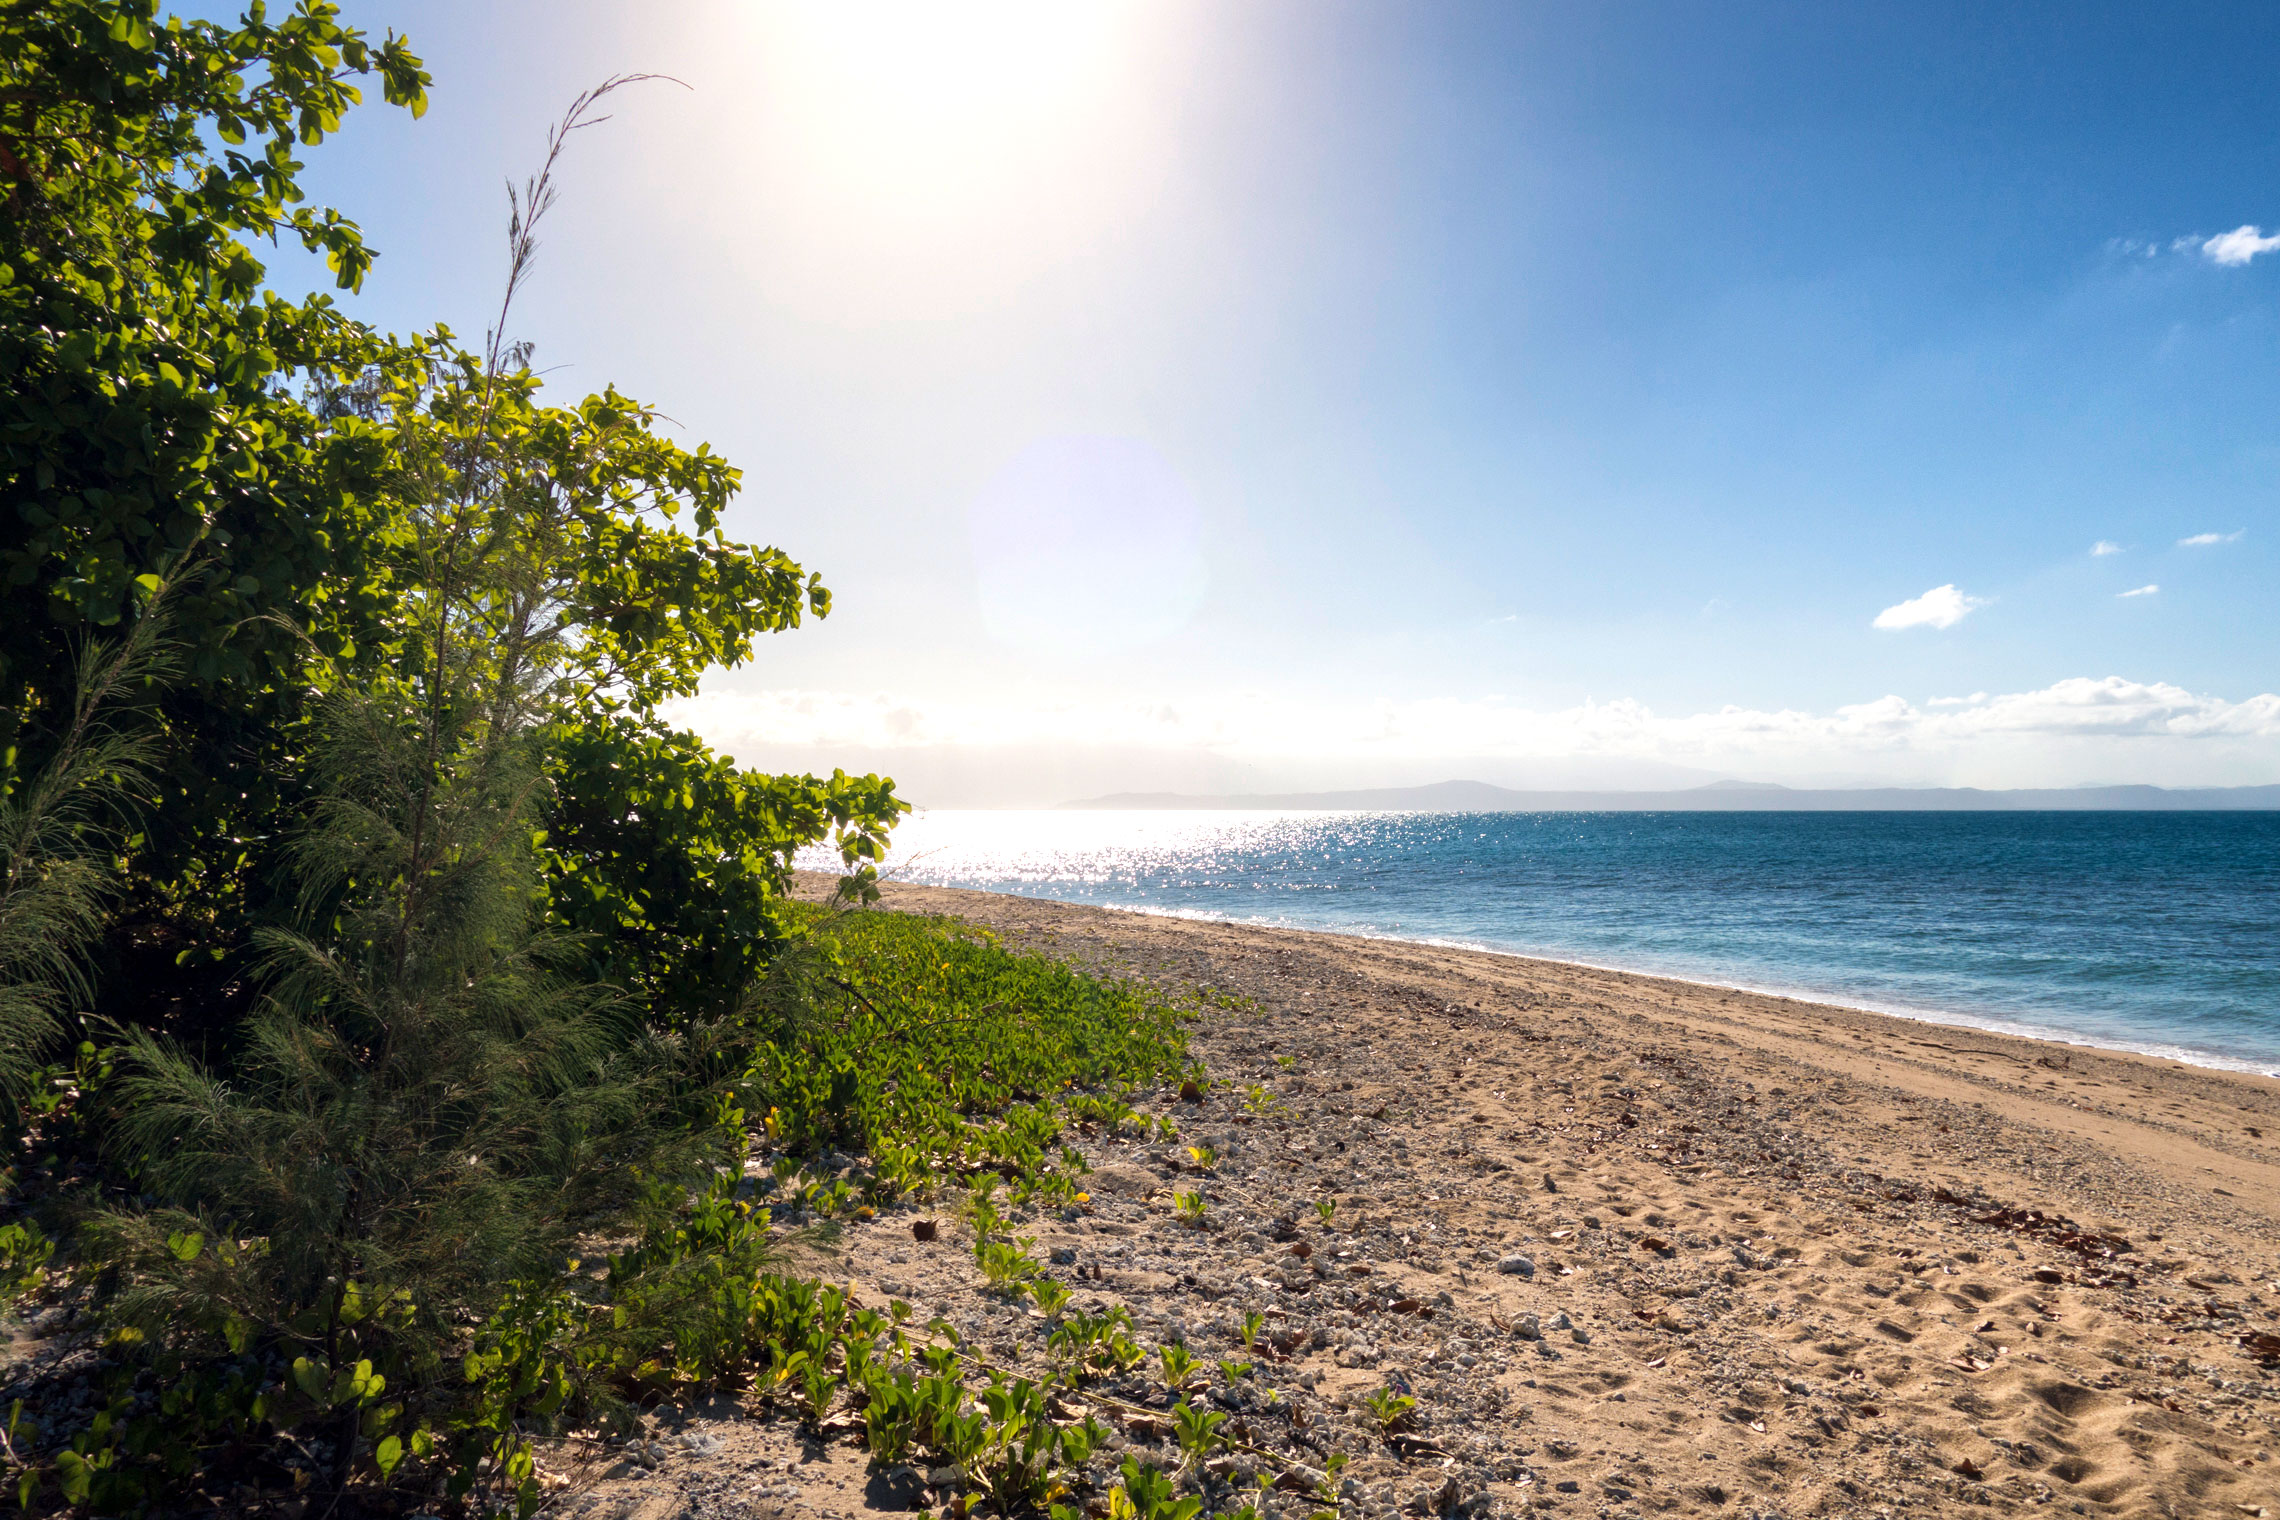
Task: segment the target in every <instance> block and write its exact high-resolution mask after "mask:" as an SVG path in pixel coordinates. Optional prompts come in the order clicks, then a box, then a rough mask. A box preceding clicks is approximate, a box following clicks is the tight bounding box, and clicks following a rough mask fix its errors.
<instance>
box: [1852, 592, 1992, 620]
mask: <svg viewBox="0 0 2280 1520" xmlns="http://www.w3.org/2000/svg"><path fill="white" fill-rule="evenodd" d="M1986 605H1987V601H1986V599H1985V598H1984V597H1976V596H1966V595H1964V594H1963V593H1962V592H1960V591H1958V590H1956V589H1955V587H1953V586H1934V587H1933V588H1932V589H1931V590H1929V591H1927V592H1925V593H1924V594H1923V595H1922V596H1918V597H1910V598H1909V599H1908V600H1907V601H1905V602H1901V603H1899V604H1898V605H1896V606H1891V607H1887V608H1885V609H1884V610H1883V611H1882V612H1879V613H1878V614H1877V615H1876V621H1875V623H1874V624H1873V625H1872V626H1874V627H1877V628H1953V627H1954V626H1955V625H1956V624H1958V623H1960V622H1962V621H1963V620H1964V619H1965V618H1966V617H1969V616H1970V615H1971V614H1972V612H1974V611H1975V610H1977V609H1978V608H1981V607H1984V606H1986Z"/></svg>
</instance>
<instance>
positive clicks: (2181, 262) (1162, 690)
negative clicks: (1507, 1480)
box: [273, 3, 2280, 804]
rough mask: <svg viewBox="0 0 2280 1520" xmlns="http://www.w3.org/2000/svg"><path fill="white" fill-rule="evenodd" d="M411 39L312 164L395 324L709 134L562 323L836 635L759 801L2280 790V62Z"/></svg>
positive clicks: (1903, 50)
mask: <svg viewBox="0 0 2280 1520" xmlns="http://www.w3.org/2000/svg"><path fill="white" fill-rule="evenodd" d="M348 9H349V15H350V17H351V18H352V19H354V20H358V21H360V22H361V24H363V25H366V26H367V27H371V28H375V29H377V28H382V27H386V26H389V25H393V26H395V27H397V28H398V29H399V30H402V31H405V32H408V33H409V34H410V35H411V37H412V38H413V40H414V43H415V45H416V46H417V48H418V49H419V50H420V51H421V52H422V53H423V54H424V56H426V58H427V59H428V60H429V63H430V66H431V68H432V70H433V72H434V74H435V76H436V87H435V91H434V106H433V109H432V110H431V111H430V113H429V115H428V117H427V118H426V119H425V120H424V121H421V122H418V123H412V122H409V121H408V120H404V119H402V118H401V117H400V114H399V113H390V112H385V111H383V110H380V109H378V108H374V109H372V110H369V111H366V112H363V113H360V114H359V115H358V116H357V117H355V118H352V121H351V124H350V127H349V129H348V131H347V132H346V133H344V134H343V136H342V137H341V138H339V139H337V140H336V141H335V142H333V143H329V144H327V145H326V146H325V147H323V148H322V149H320V150H318V151H316V152H315V153H313V154H311V155H310V160H311V164H310V168H311V172H310V175H309V183H310V186H311V188H312V190H313V191H314V193H315V198H317V199H320V200H322V201H324V202H326V203H331V204H336V205H339V206H340V207H342V209H344V210H345V211H347V212H348V213H349V214H350V215H352V216H354V217H355V218H356V219H357V220H359V221H360V222H361V223H362V225H363V226H364V228H365V229H366V232H367V235H368V237H369V238H370V239H371V241H372V242H373V243H374V244H375V245H376V246H377V247H379V248H380V249H381V251H382V258H381V261H380V264H379V266H378V269H377V270H376V271H375V273H374V275H373V277H372V279H371V281H370V283H369V285H368V286H367V289H366V291H365V293H364V295H363V296H361V297H359V298H357V299H356V300H355V301H354V302H352V303H350V304H351V305H352V307H353V308H354V309H356V310H357V311H359V312H360V313H361V314H362V315H364V316H366V317H367V318H369V319H370V320H373V321H375V322H377V323H380V324H381V325H384V326H389V327H394V328H398V329H406V328H412V327H419V326H424V325H427V324H429V323H432V322H434V321H438V320H442V321H446V322H449V323H450V324H452V325H453V326H454V327H455V328H458V329H459V330H460V331H461V332H462V333H464V334H467V335H469V336H471V337H472V336H475V335H478V334H479V333H480V331H481V329H482V327H483V325H484V323H485V321H486V320H487V316H488V312H489V310H490V308H491V306H492V305H493V304H494V303H495V299H496V297H495V292H496V288H497V283H498V280H499V276H500V265H501V261H502V253H501V245H502V240H503V222H504V209H505V208H504V198H503V193H502V190H501V185H502V182H503V180H504V179H505V178H507V177H508V176H510V175H512V176H518V177H519V176H520V175H521V174H523V173H526V172H528V170H529V168H531V167H532V166H533V165H534V163H535V159H536V157H537V154H538V152H539V149H540V145H541V141H542V137H543V133H544V130H545V127H546V124H547V123H548V122H549V121H550V120H551V119H552V118H553V117H554V116H555V115H557V114H559V112H560V110H561V108H562V106H563V105H564V104H565V103H566V102H567V101H568V100H569V98H570V97H571V96H572V95H573V94H575V93H576V92H577V90H579V89H580V88H582V87H583V86H585V85H587V84H590V83H592V82H594V81H595V80H597V79H598V78H600V77H601V76H603V75H605V74H608V73H611V72H613V71H633V70H650V71H657V72H662V73H668V74H672V75H675V76H677V77H678V78H680V79H681V80H684V81H686V82H687V83H688V85H689V86H691V88H689V89H687V90H682V89H680V88H677V87H674V86H671V85H666V84H652V85H648V86H643V87H640V88H638V89H635V90H631V91H628V92H626V93H625V94H624V95H622V96H620V97H618V102H619V103H618V105H617V108H616V114H615V118H614V119H613V120H612V121H611V122H609V123H607V124H606V125H603V126H601V127H598V128H596V129H595V130H594V131H592V132H589V133H587V134H584V135H583V136H582V137H581V138H580V139H579V140H578V141H577V143H576V144H575V148H574V153H573V157H572V159H571V161H570V163H569V165H568V168H567V170H566V173H565V194H564V200H563V202H562V205H561V207H560V209H559V211H558V212H557V213H556V215H555V218H554V220H553V221H552V223H551V224H550V227H549V235H548V245H547V249H546V253H545V256H544V258H545V262H544V263H543V265H542V267H541V272H540V276H539V278H538V280H537V282H536V283H535V285H534V286H533V287H532V288H531V290H530V292H529V294H528V296H527V298H526V300H525V304H524V305H523V306H522V307H521V309H520V310H519V311H518V313H517V315H516V320H515V322H514V326H515V328H516V330H517V332H518V333H519V334H520V335H523V336H528V337H530V338H532V339H534V340H535V341H536V342H537V344H538V357H539V362H540V363H541V364H542V365H544V366H556V367H557V368H555V369H554V370H553V373H552V375H551V377H550V379H551V383H552V384H554V385H556V386H559V387H562V388H563V389H565V390H566V391H579V390H583V389H585V388H593V387H598V386H600V385H601V384H603V383H605V382H615V383H617V384H618V385H619V386H620V387H621V388H622V389H625V390H627V391H629V392H631V393H633V394H636V395H639V396H642V397H644V398H645V399H648V400H651V401H653V402H655V403H656V404H658V405H659V406H660V407H662V408H663V409H664V410H665V411H666V412H668V413H670V414H671V415H672V416H673V417H674V418H675V419H676V421H677V423H678V424H679V425H680V427H681V428H682V429H683V431H684V432H685V434H686V435H687V436H688V437H690V438H692V439H694V438H703V439H705V440H707V441H709V442H711V443H712V444H713V445H714V446H715V447H716V448H718V449H720V450H721V451H723V452H725V453H726V454H727V455H728V456H729V457H730V458H731V459H732V460H734V461H736V462H737V463H739V464H740V465H742V466H743V468H744V470H745V472H746V492H745V496H744V499H743V503H742V505H741V506H740V507H739V509H738V510H739V517H738V521H737V528H738V530H739V531H740V532H741V533H743V534H745V535H747V536H750V537H752V538H756V539H764V540H767V541H770V542H776V543H781V544H782V545H784V546H785V547H786V548H788V549H790V550H792V551H793V552H794V553H796V554H798V555H800V556H801V557H802V558H803V559H805V560H806V561H807V562H809V563H811V564H812V565H814V566H816V567H818V568H820V569H822V570H823V571H824V572H825V574H826V576H827V578H828V579H829V581H830V582H831V584H832V585H833V587H834V589H835V592H836V593H837V595H838V598H839V606H838V610H837V611H836V612H835V613H834V614H833V616H832V617H831V618H830V619H829V620H828V621H827V622H826V623H824V624H822V625H820V626H817V627H813V628H810V629H808V630H804V631H802V632H800V633H798V634H795V635H790V636H786V637H784V638H780V639H777V640H775V641H773V642H771V643H770V644H769V645H767V646H765V647H764V649H763V650H762V653H761V658H760V659H759V660H758V661H756V662H755V663H754V664H752V665H750V666H748V667H746V668H744V669H742V670H739V671H735V672H728V673H723V674H720V675H718V676H716V677H715V678H714V679H713V680H712V681H710V682H709V683H708V686H707V691H706V695H705V696H704V697H703V698H701V699H699V700H698V701H697V702H696V703H695V704H692V705H691V706H690V707H689V708H688V709H686V710H685V712H684V714H683V716H685V717H686V718H687V719H688V720H689V721H691V722H693V723H695V724H697V725H698V726H699V727H701V728H703V729H705V730H706V731H707V732H709V733H712V734H713V735H715V736H716V737H718V738H719V739H720V740H721V741H722V742H723V743H724V744H726V745H727V746H728V747H729V748H730V749H732V750H733V751H735V752H736V753H737V754H738V755H739V756H740V757H741V758H744V759H746V760H747V761H753V762H758V763H765V764H777V765H797V766H801V767H806V766H811V765H817V764H822V765H829V764H833V763H840V764H849V765H851V766H854V767H860V768H872V767H883V768H886V769H889V770H891V771H893V772H894V773H895V774H897V775H898V776H900V777H902V778H903V779H904V781H905V789H906V790H907V791H910V792H912V793H913V794H914V795H916V796H918V797H919V798H920V800H922V801H931V802H935V803H940V804H956V803H960V802H1019V801H1038V802H1050V801H1056V800H1060V799H1061V798H1062V797H1065V796H1076V795H1085V794H1088V793H1092V792H1098V791H1106V790H1111V789H1119V788H1125V787H1186V788H1203V787H1209V788H1219V787H1235V786H1245V785H1262V786H1275V787H1282V786H1296V785H1309V784H1316V783H1321V784H1341V785H1343V784H1362V783H1377V782H1383V783H1398V782H1404V781H1420V780H1430V779H1438V778H1441V777H1444V776H1450V775H1476V776H1481V777H1483V778H1484V779H1490V780H1500V781H1506V782H1515V783H1521V784H1526V783H1530V782H1547V783H1554V784H1592V783H1601V784H1610V785H1634V784H1656V783H1661V782H1665V781H1673V780H1684V779H1688V778H1693V779H1704V780H1706V779H1710V778H1711V777H1713V776H1743V777H1750V778H1761V779H1777V780H1792V781H1855V780H1861V781H1865V780H1898V781H1908V782H1962V783H1969V784H1981V785H2033V784H2058V785H2063V784H2072V783H2078V782H2093V781H2112V780H2149V781H2160V782H2170V783H2177V784H2187V783H2225V782H2263V781H2280V699H2276V698H2274V697H2273V696H2272V695H2270V694H2271V693H2272V692H2273V691H2274V690H2275V688H2276V686H2280V676H2276V674H2275V671H2274V668H2273V665H2274V659H2273V651H2274V650H2276V649H2280V597H2275V596H2274V595H2273V594H2272V593H2271V591H2270V589H2269V588H2270V587H2271V586H2272V585H2273V583H2274V570H2275V558H2274V550H2275V544H2276V541H2280V521H2276V515H2275V513H2274V510H2273V506H2272V502H2273V499H2274V488H2275V482H2276V477H2280V447H2276V442H2280V435H2276V434H2275V420H2276V419H2280V363H2276V360H2280V321H2276V296H2280V249H2275V250H2274V251H2272V252H2268V253H2267V252H2260V251H2258V249H2257V247H2256V242H2255V238H2254V237H2253V236H2251V237H2246V238H2236V239H2234V240H2232V241H2230V242H2218V243H2215V244H2212V242H2211V240H2212V239H2217V238H2220V237H2221V236H2222V235H2224V234H2228V233H2232V232H2234V231H2235V230H2236V229H2239V228H2242V227H2244V226H2245V227H2253V228H2258V229H2264V230H2272V229H2280V186H2276V185H2275V183H2274V181H2273V180H2272V177H2271V172H2270V166H2271V164H2272V163H2273V162H2274V161H2275V150H2276V148H2280V142H2276V140H2275V139H2276V138H2280V118H2275V116H2274V114H2273V113H2272V112H2271V111H2270V109H2269V80H2270V77H2271V74H2272V71H2273V67H2274V65H2275V63H2276V62H2280V13H2276V12H2271V11H2269V10H2265V9H2262V8H2255V7H2248V6H2232V7H2221V8H2219V7H2212V8H2195V7H2189V6H2168V7H2159V8H2151V7H2127V8H2125V7H2119V6H2113V7H2096V6H2084V5H2070V6H2064V7H2060V6H2049V7H2033V6H2011V7H1987V6H1973V7H1963V6H1957V7H1949V8H1945V9H1942V8H1938V7H1933V6H1927V5H1908V6H1897V5H1895V6H1883V7H1872V6H1851V7H1829V6H1804V5H1798V6H1767V5H1756V6H1752V5H1718V6H1711V5H1699V6H1669V5H1658V6H1627V5H1604V6H1591V7H1584V6H1559V7H1551V6H1538V7H1529V6H1515V5H1508V4H1494V5H1478V6H1465V5H1436V6H1429V7H1424V6H1398V5H1392V4H1381V5H1372V6H1361V5H1351V4H1344V5H1338V4H1333V5H1324V4H1315V3H1308V4H1296V3H1293V4H1263V3H1249V4H1240V5H1232V6H1230V5H1202V4H1193V5H1177V4H1162V3H1158V4H1145V5H1130V6H1099V7H1084V6H1073V5H1068V4H1050V5H1046V4H1016V5H994V6H971V7H956V6H941V5H928V6H917V5H905V4H896V5H887V6H869V7H867V6H864V5H861V4H853V5H835V6H831V7H828V8H826V7H815V8H801V7H792V6H765V5H753V4H735V5H729V4H721V5H712V6H706V5H697V4H690V5H676V6H671V7H650V6H640V7H637V6H630V5H622V4H621V5H602V4H579V3H570V4H560V3H558V4H553V5H549V6H545V7H538V6H533V5H514V4H493V5H486V6H481V7H468V6H449V7H446V6H432V7H431V6H424V5H417V4H397V5H388V6H378V5H371V6H358V5H354V4H352V5H350V6H349V8H348ZM2220 255H2221V256H2220ZM273 272H274V275H275V277H276V279H277V281H278V282H279V283H281V284H293V283H295V282H296V281H298V282H299V283H302V284H307V283H309V281H310V276H309V274H308V272H307V271H305V270H303V269H301V268H300V267H299V266H298V265H297V264H296V262H295V261H294V260H292V259H288V258H280V259H278V260H277V261H276V263H275V265H274V266H273ZM2212 535H2213V536H2214V537H2213V539H2212V538H2211V537H2210V536H2212ZM2196 538H2202V539H2208V540H2209V541H2205V542H2200V543H2191V542H2187V541H2189V540H2193V539H2196ZM2101 544H2102V545H2106V546H2109V552H2104V553H2097V552H2093V551H2094V547H2095V546H2098V545H2101ZM1943 588H1944V589H1943ZM2143 588H2158V589H2151V590H2147V589H2143ZM2126 592H2139V593H2140V594H2137V595H2124V594H2123V593H2126ZM1911 605H1912V606H1914V607H1916V608H1917V609H1918V613H1919V615H1917V616H1915V617H1914V618H1913V620H1911V617H1910V616H1909V614H1907V613H1905V612H1901V613H1894V612H1890V611H1889V609H1897V608H1904V607H1909V606H1911ZM1880 615H1882V620H1883V622H1884V623H1885V624H1887V625H1888V626H1884V627H1879V626H1877V624H1878V622H1879V619H1880ZM1893 625H1899V626H1893Z"/></svg>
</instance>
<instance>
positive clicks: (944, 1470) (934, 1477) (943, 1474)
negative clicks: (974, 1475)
mask: <svg viewBox="0 0 2280 1520" xmlns="http://www.w3.org/2000/svg"><path fill="white" fill-rule="evenodd" d="M926 1486H927V1487H928V1488H931V1489H933V1490H934V1491H935V1492H937V1493H944V1494H947V1493H954V1492H956V1491H957V1490H958V1489H961V1488H964V1487H965V1486H966V1479H965V1476H964V1475H963V1474H961V1473H960V1472H959V1471H958V1469H957V1468H955V1467H937V1468H934V1469H932V1470H931V1471H929V1472H928V1473H927V1475H926Z"/></svg>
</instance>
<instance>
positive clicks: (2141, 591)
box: [2114, 586, 2161, 596]
mask: <svg viewBox="0 0 2280 1520" xmlns="http://www.w3.org/2000/svg"><path fill="white" fill-rule="evenodd" d="M2160 590H2161V588H2160V587H2159V586H2140V587H2138V588H2137V589H2136V590H2134V591H2117V592H2115V593H2114V594H2115V595H2116V596H2152V595H2154V594H2156V593H2157V592H2159V591H2160Z"/></svg>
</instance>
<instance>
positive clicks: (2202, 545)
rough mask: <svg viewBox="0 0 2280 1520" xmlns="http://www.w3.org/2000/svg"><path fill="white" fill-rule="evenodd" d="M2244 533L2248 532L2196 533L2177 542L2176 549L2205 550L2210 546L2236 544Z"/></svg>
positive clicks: (2241, 530)
mask: <svg viewBox="0 0 2280 1520" xmlns="http://www.w3.org/2000/svg"><path fill="white" fill-rule="evenodd" d="M2246 532H2248V530H2247V529H2246V528H2242V529H2239V530H2238V531H2236V532H2232V533H2196V534H2194V535H2193V536H2192V537H2191V538H2181V539H2179V540H2177V547H2178V548H2180V549H2206V548H2207V547H2209V545H2211V544H2233V543H2238V542H2240V539H2241V535H2242V534H2245V533H2246Z"/></svg>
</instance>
